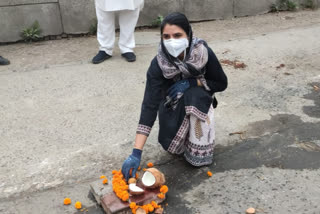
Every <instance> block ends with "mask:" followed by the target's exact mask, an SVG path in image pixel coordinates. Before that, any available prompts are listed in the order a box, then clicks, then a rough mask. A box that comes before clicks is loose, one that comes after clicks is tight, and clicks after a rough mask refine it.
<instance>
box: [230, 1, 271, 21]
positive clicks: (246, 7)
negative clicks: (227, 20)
mask: <svg viewBox="0 0 320 214" xmlns="http://www.w3.org/2000/svg"><path fill="white" fill-rule="evenodd" d="M276 1H277V0H259V1H257V0H236V1H234V12H233V15H234V16H236V17H241V16H254V15H259V14H264V13H268V12H269V11H270V7H271V5H272V4H274V3H276Z"/></svg>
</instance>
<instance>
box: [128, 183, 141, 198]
mask: <svg viewBox="0 0 320 214" xmlns="http://www.w3.org/2000/svg"><path fill="white" fill-rule="evenodd" d="M129 192H130V194H131V195H141V194H143V193H144V190H143V189H141V188H140V187H138V186H137V185H136V183H131V184H129Z"/></svg>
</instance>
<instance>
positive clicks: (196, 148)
mask: <svg viewBox="0 0 320 214" xmlns="http://www.w3.org/2000/svg"><path fill="white" fill-rule="evenodd" d="M214 145H215V130H214V109H213V107H212V106H210V109H209V112H208V114H207V115H206V116H205V117H204V118H203V117H202V118H200V117H199V116H198V115H197V114H195V113H194V112H192V111H187V114H186V116H185V119H184V121H183V122H182V125H181V126H180V128H179V131H178V133H177V135H176V137H175V138H174V140H173V141H172V143H171V144H170V146H169V148H168V152H170V153H172V154H183V155H184V157H185V159H186V160H187V161H188V162H189V163H190V164H192V165H194V166H204V165H209V164H211V163H212V159H213V150H214Z"/></svg>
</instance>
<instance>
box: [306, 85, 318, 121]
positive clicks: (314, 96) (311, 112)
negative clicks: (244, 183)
mask: <svg viewBox="0 0 320 214" xmlns="http://www.w3.org/2000/svg"><path fill="white" fill-rule="evenodd" d="M310 85H311V86H312V87H314V88H316V89H317V90H316V89H314V90H313V91H312V92H311V93H309V94H307V95H305V96H304V98H305V99H309V100H313V101H314V106H304V107H303V112H304V113H305V114H307V115H308V116H310V117H316V118H320V83H319V82H318V83H316V82H314V83H311V84H310Z"/></svg>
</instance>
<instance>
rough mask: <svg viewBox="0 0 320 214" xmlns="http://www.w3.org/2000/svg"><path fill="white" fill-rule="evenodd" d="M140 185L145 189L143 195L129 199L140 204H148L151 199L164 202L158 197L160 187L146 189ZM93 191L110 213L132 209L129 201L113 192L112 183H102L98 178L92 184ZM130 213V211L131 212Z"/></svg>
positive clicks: (139, 184) (99, 202) (98, 200)
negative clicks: (121, 198) (123, 199)
mask: <svg viewBox="0 0 320 214" xmlns="http://www.w3.org/2000/svg"><path fill="white" fill-rule="evenodd" d="M138 186H139V187H141V188H143V189H144V190H145V193H144V194H143V195H135V196H130V198H129V201H130V202H135V203H137V204H139V205H144V204H148V203H150V202H151V201H156V202H157V203H159V204H160V203H162V202H163V201H164V200H165V199H160V198H158V196H157V195H158V194H159V193H160V189H159V188H157V189H153V190H150V189H145V188H144V187H143V186H142V185H141V183H138ZM90 189H91V193H92V194H93V196H94V198H95V199H96V201H97V203H98V204H99V205H101V206H102V207H103V209H104V211H105V212H106V213H108V214H114V213H127V211H130V209H129V205H130V204H129V202H123V201H121V200H120V199H119V198H118V197H117V196H116V195H115V194H114V192H113V190H112V184H111V183H110V184H106V185H104V184H102V180H97V181H95V182H92V183H91V184H90ZM129 213H130V212H129Z"/></svg>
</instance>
